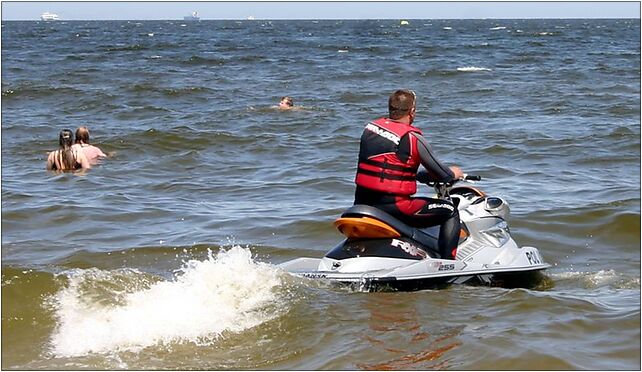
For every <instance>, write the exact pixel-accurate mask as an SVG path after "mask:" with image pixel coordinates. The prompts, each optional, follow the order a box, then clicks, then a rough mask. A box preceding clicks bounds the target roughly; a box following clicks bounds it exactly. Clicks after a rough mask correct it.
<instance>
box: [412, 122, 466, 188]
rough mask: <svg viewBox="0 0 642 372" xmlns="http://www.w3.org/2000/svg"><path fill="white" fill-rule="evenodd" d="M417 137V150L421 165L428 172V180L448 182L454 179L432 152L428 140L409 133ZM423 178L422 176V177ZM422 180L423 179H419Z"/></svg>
mask: <svg viewBox="0 0 642 372" xmlns="http://www.w3.org/2000/svg"><path fill="white" fill-rule="evenodd" d="M411 135H413V136H415V138H417V150H418V152H419V157H420V158H421V165H423V166H424V168H426V171H427V172H428V178H429V181H432V182H450V181H452V180H454V179H455V174H454V173H453V172H452V171H451V170H450V168H449V167H448V166H446V165H443V164H442V163H441V162H440V161H439V160H437V158H436V157H435V155H434V154H433V152H432V150H431V148H430V145H429V144H428V141H427V140H426V139H425V138H424V137H423V136H422V135H420V134H418V133H414V132H413V133H411ZM422 178H423V177H422ZM420 182H423V181H420Z"/></svg>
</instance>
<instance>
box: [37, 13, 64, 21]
mask: <svg viewBox="0 0 642 372" xmlns="http://www.w3.org/2000/svg"><path fill="white" fill-rule="evenodd" d="M40 19H42V20H43V21H58V20H60V17H58V14H54V13H49V12H44V13H42V15H41V16H40Z"/></svg>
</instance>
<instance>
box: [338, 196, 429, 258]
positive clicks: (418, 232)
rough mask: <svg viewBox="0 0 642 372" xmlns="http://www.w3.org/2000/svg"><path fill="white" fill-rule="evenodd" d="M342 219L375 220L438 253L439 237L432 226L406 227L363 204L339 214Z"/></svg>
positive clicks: (382, 212) (389, 216)
mask: <svg viewBox="0 0 642 372" xmlns="http://www.w3.org/2000/svg"><path fill="white" fill-rule="evenodd" d="M341 217H342V218H351V217H352V218H355V217H370V218H374V219H376V220H379V221H381V222H383V223H385V224H387V225H389V226H391V227H392V228H394V229H395V230H397V231H398V232H399V233H400V234H401V236H405V237H408V238H411V239H414V240H416V241H417V242H419V243H421V244H423V245H424V246H426V247H427V248H430V249H431V250H434V251H436V252H438V251H439V248H438V247H437V239H438V237H439V226H432V227H426V228H421V229H419V228H415V227H412V226H408V225H406V224H405V223H403V222H401V221H400V220H398V219H397V218H395V217H393V216H391V215H390V214H388V213H386V212H384V211H382V210H381V209H379V208H376V207H372V206H369V205H364V204H356V205H353V206H352V207H350V208H348V209H346V211H345V212H343V214H341Z"/></svg>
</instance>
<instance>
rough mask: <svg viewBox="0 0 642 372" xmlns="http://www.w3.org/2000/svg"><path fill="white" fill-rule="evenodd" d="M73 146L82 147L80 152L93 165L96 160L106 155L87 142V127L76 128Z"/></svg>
mask: <svg viewBox="0 0 642 372" xmlns="http://www.w3.org/2000/svg"><path fill="white" fill-rule="evenodd" d="M73 147H74V148H78V149H82V152H83V153H84V154H85V157H86V158H87V160H88V161H89V163H90V164H91V165H95V164H97V163H98V160H100V159H102V158H105V157H107V155H106V154H105V153H104V152H102V150H101V149H99V148H98V147H96V146H94V145H90V144H89V129H87V127H79V128H78V129H76V144H75V145H74V146H73Z"/></svg>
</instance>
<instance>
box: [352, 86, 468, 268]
mask: <svg viewBox="0 0 642 372" xmlns="http://www.w3.org/2000/svg"><path fill="white" fill-rule="evenodd" d="M416 100H417V97H416V95H415V92H413V91H410V90H397V91H396V92H394V93H392V95H391V96H390V98H389V99H388V114H389V117H388V118H380V119H377V120H375V121H373V122H370V123H368V125H366V128H365V129H364V131H363V134H362V135H361V143H360V146H359V163H358V164H357V176H356V179H355V183H356V184H357V189H356V191H355V196H354V204H365V205H370V206H373V207H376V208H379V209H381V210H382V211H384V212H387V213H389V214H391V215H392V216H394V217H396V218H397V219H399V220H401V221H402V222H404V223H406V224H408V225H410V226H412V227H428V226H436V225H440V226H441V228H440V230H439V239H438V245H439V252H440V253H441V256H442V257H443V258H453V257H455V249H457V241H458V239H459V230H460V224H459V214H458V212H457V208H455V206H454V205H453V204H452V203H451V202H450V201H449V200H444V199H432V198H421V197H414V198H413V197H411V195H413V194H415V193H416V192H417V182H416V180H415V179H416V177H417V169H418V168H419V165H420V164H421V165H423V166H424V167H425V168H426V171H427V175H426V177H427V178H428V181H432V182H441V183H448V182H451V181H453V180H455V179H459V178H462V176H463V173H462V171H461V169H459V167H447V166H444V165H442V164H441V163H440V162H439V161H438V160H437V158H436V157H435V156H434V155H433V153H432V151H431V150H430V146H429V145H428V141H426V139H425V138H424V137H423V135H422V132H421V130H419V129H418V128H415V127H413V126H412V123H413V122H414V120H415V112H416V107H417V105H416V103H417V102H416Z"/></svg>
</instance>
